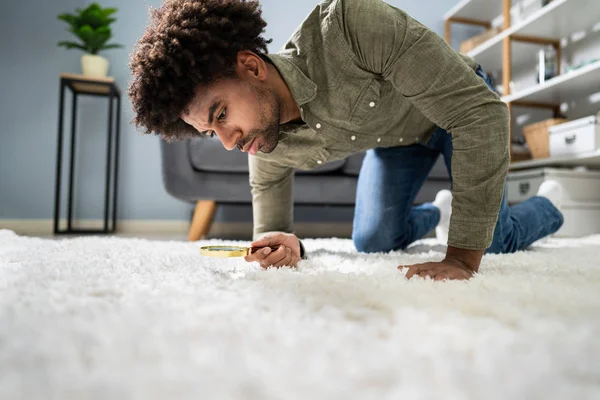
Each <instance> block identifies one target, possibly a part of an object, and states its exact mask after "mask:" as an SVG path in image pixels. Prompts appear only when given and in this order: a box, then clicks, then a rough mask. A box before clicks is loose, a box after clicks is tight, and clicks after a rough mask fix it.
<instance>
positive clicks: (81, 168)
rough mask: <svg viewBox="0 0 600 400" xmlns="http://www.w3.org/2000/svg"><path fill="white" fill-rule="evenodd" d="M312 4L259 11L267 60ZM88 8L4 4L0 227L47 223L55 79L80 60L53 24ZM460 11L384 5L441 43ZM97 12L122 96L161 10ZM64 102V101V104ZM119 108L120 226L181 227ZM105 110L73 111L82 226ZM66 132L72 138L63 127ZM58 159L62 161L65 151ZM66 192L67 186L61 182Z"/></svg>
mask: <svg viewBox="0 0 600 400" xmlns="http://www.w3.org/2000/svg"><path fill="white" fill-rule="evenodd" d="M317 1H318V0H295V1H281V0H263V1H262V2H261V3H262V7H263V13H264V16H265V19H266V20H267V22H268V23H269V25H268V27H267V32H266V36H267V37H269V38H273V39H274V41H273V43H272V44H271V47H270V49H269V50H270V51H271V52H275V51H276V50H277V49H279V48H280V47H281V46H282V45H283V44H284V43H285V41H286V40H287V38H288V37H289V36H290V34H291V33H292V32H293V30H294V28H295V27H296V26H297V25H298V24H299V23H300V22H301V21H302V20H303V19H304V16H305V15H307V14H308V13H309V12H310V11H311V10H312V8H313V7H314V6H315V4H316V3H317ZM89 2H91V1H89ZM89 2H88V1H83V0H53V1H42V0H35V1H34V0H21V1H12V2H3V10H2V13H0V38H1V39H0V40H1V41H0V88H1V94H0V219H1V218H16V219H26V218H32V219H33V218H52V215H53V204H54V182H55V175H54V173H55V172H54V171H55V166H56V134H57V120H58V84H59V78H58V76H59V74H60V73H61V72H72V73H79V71H80V65H79V58H80V55H81V52H79V51H67V50H65V49H64V48H59V47H57V46H56V43H57V42H58V41H59V40H67V39H70V34H69V33H68V32H66V30H65V29H66V25H65V24H64V23H63V22H61V21H58V20H57V19H56V15H58V14H60V13H63V12H72V11H73V10H74V9H75V8H76V7H84V6H86V5H87V4H88V3H89ZM457 2H458V0H422V1H418V2H417V1H410V0H389V3H391V4H393V5H395V6H397V7H400V8H403V9H405V10H406V11H407V12H408V13H410V14H411V15H412V16H413V17H415V18H417V19H418V20H420V21H421V22H423V23H424V24H426V25H427V26H429V27H430V28H432V29H433V30H434V31H436V32H438V33H440V34H441V33H442V32H443V20H442V16H443V14H444V13H445V12H446V11H447V10H449V9H450V8H451V7H452V6H453V5H454V4H456V3H457ZM100 3H101V4H102V5H103V6H115V7H118V8H119V12H118V13H117V18H118V21H117V23H116V24H115V26H114V35H115V37H114V41H116V42H118V43H122V44H124V45H125V48H124V49H120V50H111V51H109V52H106V53H104V55H105V56H106V57H107V58H108V59H109V60H110V62H111V69H110V72H109V74H110V75H112V76H114V77H115V78H116V80H117V83H118V84H119V86H120V87H121V89H122V90H123V91H125V90H126V88H127V83H128V80H129V70H128V67H127V62H128V54H129V53H130V52H131V49H132V47H133V45H134V43H135V41H136V40H137V38H138V37H139V36H140V35H141V33H142V32H143V30H144V27H145V25H146V22H147V17H148V7H149V6H158V5H159V4H160V1H159V0H112V1H101V2H100ZM32 10H35V11H32ZM460 36H462V35H460V32H459V33H458V34H456V32H455V37H456V38H458V37H460ZM456 40H458V39H456ZM67 100H68V101H70V98H67ZM123 100H124V101H123V107H122V111H123V114H122V121H121V133H122V137H121V157H120V177H119V179H120V182H119V218H122V219H188V218H189V216H190V212H191V207H190V205H188V204H185V203H182V202H180V201H178V200H175V199H173V198H171V197H170V196H169V195H168V194H167V193H166V192H165V190H164V189H163V186H162V182H161V170H160V155H159V142H158V139H157V138H156V137H150V136H142V135H141V134H139V133H137V132H136V131H135V129H134V127H133V126H132V125H131V124H129V121H131V119H132V113H131V111H130V109H131V107H130V104H129V102H128V100H127V98H126V95H124V96H123ZM106 103H107V102H106V100H104V99H100V98H89V99H88V98H86V99H82V100H81V101H80V106H79V110H80V111H79V113H78V119H79V121H80V125H79V130H78V132H79V137H78V151H79V155H80V156H79V158H78V160H77V162H78V167H77V171H78V174H77V176H76V183H77V185H78V191H77V193H76V209H77V210H78V212H77V213H76V216H77V217H81V218H100V217H101V215H102V207H103V199H104V197H103V182H104V170H105V164H104V155H105V146H106V144H105V135H106V123H107V121H106V120H107V117H106V115H107V104H106ZM67 104H70V103H67ZM68 114H69V113H68V112H67V114H65V115H66V116H68ZM65 128H66V129H69V124H68V123H67V124H66V126H65ZM65 149H66V150H67V151H68V148H67V147H65ZM65 160H66V158H65ZM63 182H66V175H65V176H64V179H63ZM250 214H251V209H250V207H246V206H230V207H229V206H228V207H222V208H221V209H220V211H219V213H218V215H217V220H228V221H238V220H243V221H251V215H250ZM63 215H64V212H63ZM351 216H352V209H351V208H345V209H344V208H342V209H332V208H327V209H324V208H323V209H320V208H314V207H300V208H298V210H297V219H298V220H304V221H314V220H323V219H327V220H330V221H331V220H350V219H351Z"/></svg>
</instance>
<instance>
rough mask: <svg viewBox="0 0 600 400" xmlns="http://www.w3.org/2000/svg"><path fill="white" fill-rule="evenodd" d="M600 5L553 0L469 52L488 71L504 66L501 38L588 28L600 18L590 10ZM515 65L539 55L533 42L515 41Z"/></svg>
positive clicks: (590, 1)
mask: <svg viewBox="0 0 600 400" xmlns="http://www.w3.org/2000/svg"><path fill="white" fill-rule="evenodd" d="M597 7H598V0H554V1H553V2H552V3H550V4H548V5H547V6H545V7H543V8H541V9H540V10H538V11H536V12H534V13H533V14H531V15H530V16H529V17H528V18H526V19H525V20H523V21H521V22H519V23H518V24H515V25H513V26H511V27H510V28H509V29H506V30H505V31H503V32H501V33H500V34H498V35H496V36H494V37H493V38H492V39H490V40H488V41H486V42H484V43H482V44H481V45H479V46H478V47H476V48H475V49H473V50H471V51H470V52H469V53H468V55H469V56H471V57H473V58H475V59H476V60H477V62H478V63H479V64H481V65H482V66H483V67H484V69H486V70H488V71H493V70H499V69H501V68H502V41H503V40H504V38H506V37H507V36H509V35H522V36H535V37H541V38H545V39H555V40H560V39H562V38H564V37H568V36H569V35H571V34H572V33H574V32H577V31H580V30H582V29H587V28H590V27H592V26H594V24H596V23H598V22H599V21H600V20H599V18H598V15H597V13H595V12H593V11H592V12H590V10H594V9H596V8H597ZM512 59H513V68H514V67H515V65H519V63H520V64H525V63H530V64H531V65H535V64H536V61H537V58H536V54H535V53H534V52H533V51H532V44H528V43H523V42H517V41H513V43H512Z"/></svg>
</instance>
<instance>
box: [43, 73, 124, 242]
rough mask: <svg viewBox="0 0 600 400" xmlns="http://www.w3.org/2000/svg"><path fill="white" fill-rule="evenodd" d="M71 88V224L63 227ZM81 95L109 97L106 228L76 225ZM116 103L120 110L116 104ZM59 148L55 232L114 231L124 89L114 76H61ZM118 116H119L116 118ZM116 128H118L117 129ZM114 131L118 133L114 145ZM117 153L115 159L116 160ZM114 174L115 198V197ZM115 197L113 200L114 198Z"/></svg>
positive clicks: (69, 213) (105, 202) (69, 222)
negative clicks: (65, 138) (68, 92)
mask: <svg viewBox="0 0 600 400" xmlns="http://www.w3.org/2000/svg"><path fill="white" fill-rule="evenodd" d="M67 88H69V89H70V90H71V92H72V94H73V102H72V111H71V113H72V114H71V146H70V149H71V151H70V162H69V196H68V203H67V227H66V229H62V230H61V229H60V209H61V178H62V158H63V154H62V153H63V149H62V148H63V125H64V124H63V122H64V118H63V113H64V103H65V92H66V89H67ZM79 95H89V96H99V97H106V98H108V102H109V106H108V138H107V145H106V186H105V195H104V227H103V228H102V229H74V228H73V176H74V173H73V172H74V166H75V165H74V164H75V152H76V149H77V147H76V145H75V142H76V131H77V97H78V96H79ZM115 102H116V105H117V107H116V112H115V110H114V108H115V107H114V106H115V104H114V103H115ZM58 113H59V116H58V146H57V147H58V149H57V156H56V186H55V201H54V233H55V234H72V233H76V234H97V233H113V232H115V229H116V222H117V180H118V172H119V125H120V120H121V91H120V89H119V87H118V86H117V85H116V83H115V81H114V79H113V78H89V77H86V76H83V75H74V74H61V75H60V103H59V110H58ZM115 115H116V118H114V117H115ZM113 128H114V129H113ZM113 132H114V133H115V138H114V145H113ZM113 153H114V160H113ZM111 175H112V178H113V179H112V183H113V186H112V199H111ZM110 200H112V202H111V201H110ZM111 203H112V221H110V222H111V224H109V214H110V213H109V211H110V205H111Z"/></svg>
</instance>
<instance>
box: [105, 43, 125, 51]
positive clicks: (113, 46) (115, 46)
mask: <svg viewBox="0 0 600 400" xmlns="http://www.w3.org/2000/svg"><path fill="white" fill-rule="evenodd" d="M124 47H125V46H123V45H122V44H117V43H111V44H105V45H104V46H102V48H101V49H100V50H110V49H122V48H124Z"/></svg>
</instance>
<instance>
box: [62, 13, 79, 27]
mask: <svg viewBox="0 0 600 400" xmlns="http://www.w3.org/2000/svg"><path fill="white" fill-rule="evenodd" d="M57 18H58V19H60V20H62V21H65V22H66V23H67V24H69V25H71V26H74V25H75V24H76V23H77V17H76V16H74V15H72V14H60V15H59V16H58V17H57Z"/></svg>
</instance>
